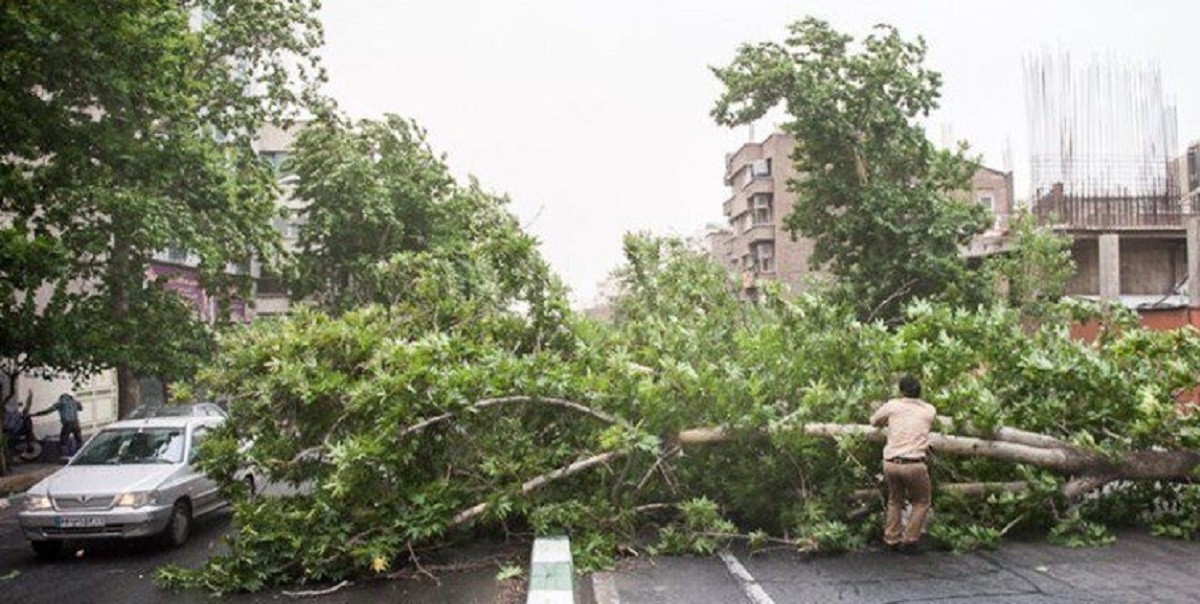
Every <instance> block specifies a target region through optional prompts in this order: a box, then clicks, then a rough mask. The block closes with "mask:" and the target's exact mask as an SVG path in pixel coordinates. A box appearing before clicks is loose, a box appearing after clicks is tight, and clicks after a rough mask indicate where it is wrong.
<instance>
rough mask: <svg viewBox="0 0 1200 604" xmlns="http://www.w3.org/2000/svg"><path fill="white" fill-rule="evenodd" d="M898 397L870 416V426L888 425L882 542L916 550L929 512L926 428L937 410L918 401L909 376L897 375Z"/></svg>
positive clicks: (918, 390)
mask: <svg viewBox="0 0 1200 604" xmlns="http://www.w3.org/2000/svg"><path fill="white" fill-rule="evenodd" d="M900 394H901V395H902V396H901V398H894V399H891V400H889V401H888V402H886V403H884V404H883V405H882V406H881V407H879V409H878V410H876V411H875V413H874V414H873V415H872V416H871V425H873V426H884V425H886V426H887V429H888V434H887V444H885V445H884V447H883V477H884V480H885V481H886V482H887V487H888V501H887V513H886V514H885V515H884V524H883V541H884V543H885V544H886V545H887V546H888V548H898V549H900V550H901V551H915V550H916V546H917V542H918V541H920V539H921V529H922V528H924V525H925V516H926V515H927V514H928V513H929V505H930V501H931V499H932V489H931V486H930V482H929V467H928V466H927V465H926V463H925V457H926V454H927V453H928V451H929V430H930V428H931V427H932V426H933V420H934V417H936V416H937V410H936V409H934V407H933V405H930V404H929V403H927V402H925V401H923V400H921V383H920V382H918V381H917V379H916V378H914V377H912V376H911V375H906V376H904V377H902V378H900ZM906 499H907V500H908V502H909V503H910V504H912V513H911V514H910V515H909V518H908V525H907V526H903V525H902V521H901V520H902V511H903V509H904V502H905V500H906Z"/></svg>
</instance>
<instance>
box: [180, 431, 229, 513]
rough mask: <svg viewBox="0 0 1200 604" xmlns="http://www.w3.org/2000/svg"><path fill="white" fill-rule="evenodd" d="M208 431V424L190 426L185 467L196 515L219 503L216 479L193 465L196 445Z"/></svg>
mask: <svg viewBox="0 0 1200 604" xmlns="http://www.w3.org/2000/svg"><path fill="white" fill-rule="evenodd" d="M209 432H210V428H209V427H208V426H203V425H201V426H195V427H194V428H192V436H191V441H190V442H189V443H188V454H187V467H188V475H189V476H188V481H189V483H190V487H189V488H188V491H189V492H190V493H191V494H192V511H193V513H194V514H195V515H197V516H198V515H200V514H203V513H204V512H207V511H208V510H210V509H212V508H214V507H216V506H218V505H220V503H221V500H220V497H219V493H218V490H217V483H216V481H214V480H213V479H211V478H209V477H208V476H207V475H206V474H204V473H203V472H201V471H199V470H197V469H196V466H195V465H193V463H194V462H195V460H196V453H197V451H198V447H199V445H200V443H202V442H204V439H206V438H208V435H209Z"/></svg>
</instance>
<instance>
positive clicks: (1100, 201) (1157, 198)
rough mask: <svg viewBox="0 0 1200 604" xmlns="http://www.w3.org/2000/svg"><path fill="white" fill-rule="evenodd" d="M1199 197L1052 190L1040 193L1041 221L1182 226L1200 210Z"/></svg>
mask: <svg viewBox="0 0 1200 604" xmlns="http://www.w3.org/2000/svg"><path fill="white" fill-rule="evenodd" d="M1197 209H1198V208H1197V203H1196V198H1195V197H1194V196H1193V197H1187V198H1184V199H1179V198H1178V197H1175V196H1172V195H1130V196H1104V197H1098V196H1089V197H1084V196H1075V195H1070V194H1066V195H1064V194H1062V193H1061V192H1059V191H1052V192H1051V193H1050V194H1049V195H1044V196H1038V198H1037V202H1036V203H1034V208H1033V210H1034V213H1035V214H1036V215H1037V218H1038V222H1039V223H1041V224H1052V225H1054V226H1061V227H1067V228H1076V229H1121V228H1131V229H1137V228H1182V227H1183V226H1184V221H1185V219H1186V218H1188V217H1189V216H1195V215H1197V214H1198V212H1197Z"/></svg>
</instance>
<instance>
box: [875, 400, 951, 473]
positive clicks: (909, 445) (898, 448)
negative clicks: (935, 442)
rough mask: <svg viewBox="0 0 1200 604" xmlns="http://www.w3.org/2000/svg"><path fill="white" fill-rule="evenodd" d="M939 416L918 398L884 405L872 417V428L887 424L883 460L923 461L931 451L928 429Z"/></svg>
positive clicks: (894, 401)
mask: <svg viewBox="0 0 1200 604" xmlns="http://www.w3.org/2000/svg"><path fill="white" fill-rule="evenodd" d="M936 415H937V410H936V409H934V408H933V405H930V404H929V403H927V402H925V401H923V400H921V399H919V398H894V399H892V400H890V401H888V402H886V403H884V404H883V406H882V407H880V408H879V409H878V410H876V411H875V413H874V415H872V416H871V425H873V426H881V425H883V424H884V423H887V427H888V435H887V444H886V445H884V447H883V458H884V459H885V460H887V459H892V458H894V457H905V458H908V459H924V458H925V451H926V450H927V449H929V429H930V428H931V427H932V426H933V418H934V417H935V416H936Z"/></svg>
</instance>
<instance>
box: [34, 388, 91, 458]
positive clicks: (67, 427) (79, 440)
mask: <svg viewBox="0 0 1200 604" xmlns="http://www.w3.org/2000/svg"><path fill="white" fill-rule="evenodd" d="M54 411H58V420H59V421H60V422H62V430H60V431H59V433H58V446H59V449H60V452H61V453H62V454H63V455H71V454H73V453H74V452H75V451H77V450H79V447H81V446H83V431H82V430H81V429H80V428H79V412H80V411H83V403H81V402H79V401H78V400H77V399H76V398H75V397H74V396H72V395H71V393H70V392H64V393H62V395H60V396H59V397H58V401H56V402H55V403H54V404H53V405H50V406H49V407H47V408H45V409H42V410H41V411H38V412H37V413H33V414H31V417H37V416H39V415H46V414H48V413H51V412H54ZM72 435H74V436H75V445H74V446H73V447H72V446H69V445H68V442H67V438H68V437H70V436H72Z"/></svg>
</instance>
